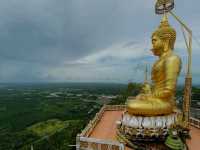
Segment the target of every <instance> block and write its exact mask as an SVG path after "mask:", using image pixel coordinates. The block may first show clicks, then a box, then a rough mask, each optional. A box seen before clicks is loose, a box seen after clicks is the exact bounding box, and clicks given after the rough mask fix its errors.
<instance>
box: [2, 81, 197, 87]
mask: <svg viewBox="0 0 200 150" xmlns="http://www.w3.org/2000/svg"><path fill="white" fill-rule="evenodd" d="M129 83H136V84H142V82H127V83H120V82H72V81H66V82H52V81H49V82H48V81H45V82H0V85H2V84H19V85H20V84H21V85H22V84H35V85H37V84H105V85H106V84H121V85H128V84H129ZM177 86H184V83H182V84H180V83H179V84H177ZM192 86H200V84H192Z"/></svg>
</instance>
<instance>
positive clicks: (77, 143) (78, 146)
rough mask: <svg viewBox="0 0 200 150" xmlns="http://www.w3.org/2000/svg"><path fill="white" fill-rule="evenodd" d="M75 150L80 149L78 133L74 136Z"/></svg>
mask: <svg viewBox="0 0 200 150" xmlns="http://www.w3.org/2000/svg"><path fill="white" fill-rule="evenodd" d="M76 150H80V135H79V134H77V136H76Z"/></svg>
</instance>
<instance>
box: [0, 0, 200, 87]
mask: <svg viewBox="0 0 200 150" xmlns="http://www.w3.org/2000/svg"><path fill="white" fill-rule="evenodd" d="M154 3H155V0H5V1H3V0H2V1H0V82H68V81H72V82H121V83H127V82H129V81H133V82H136V81H137V82H141V81H143V78H144V74H143V69H144V64H145V63H147V64H148V67H149V68H150V66H151V65H152V63H153V61H155V60H156V58H155V57H154V56H153V55H152V54H151V52H150V51H149V49H150V48H151V40H150V37H151V33H152V32H153V31H154V30H155V29H156V28H157V26H158V24H159V22H160V16H158V15H155V13H154ZM175 3H176V6H175V9H174V12H175V13H176V14H177V15H178V16H180V17H181V18H182V19H183V20H184V21H185V22H186V23H187V25H188V26H189V27H191V29H192V30H193V33H194V36H195V37H196V39H197V40H198V41H200V28H199V27H200V20H199V18H200V9H199V6H200V1H199V0H176V1H175ZM169 22H170V24H171V25H172V26H173V27H175V28H176V30H177V42H176V46H175V52H176V53H178V54H179V55H180V56H181V58H182V60H183V68H182V73H181V79H180V82H182V81H183V77H184V72H185V65H186V58H187V53H186V48H185V45H184V39H183V37H182V34H181V29H180V26H179V24H178V23H177V22H176V21H175V20H174V19H173V18H172V17H169ZM199 45H200V44H199ZM199 45H198V44H197V41H193V79H194V82H195V83H200V69H199V65H200V61H199V59H200V58H199V57H200V46H199ZM149 72H150V71H149Z"/></svg>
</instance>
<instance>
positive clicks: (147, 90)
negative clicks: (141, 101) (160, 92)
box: [142, 83, 152, 94]
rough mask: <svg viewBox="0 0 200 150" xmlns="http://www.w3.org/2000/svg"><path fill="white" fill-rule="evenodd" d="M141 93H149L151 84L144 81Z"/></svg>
mask: <svg viewBox="0 0 200 150" xmlns="http://www.w3.org/2000/svg"><path fill="white" fill-rule="evenodd" d="M142 93H143V94H151V93H152V92H151V85H150V84H148V83H145V84H144V85H143V87H142Z"/></svg>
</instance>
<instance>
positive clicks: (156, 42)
mask: <svg viewBox="0 0 200 150" xmlns="http://www.w3.org/2000/svg"><path fill="white" fill-rule="evenodd" d="M152 46H153V49H152V52H153V54H154V55H155V56H161V54H162V53H163V49H164V41H163V40H161V39H160V38H159V37H158V36H157V35H153V37H152Z"/></svg>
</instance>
